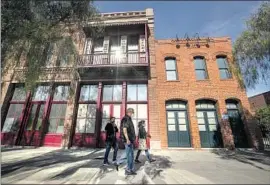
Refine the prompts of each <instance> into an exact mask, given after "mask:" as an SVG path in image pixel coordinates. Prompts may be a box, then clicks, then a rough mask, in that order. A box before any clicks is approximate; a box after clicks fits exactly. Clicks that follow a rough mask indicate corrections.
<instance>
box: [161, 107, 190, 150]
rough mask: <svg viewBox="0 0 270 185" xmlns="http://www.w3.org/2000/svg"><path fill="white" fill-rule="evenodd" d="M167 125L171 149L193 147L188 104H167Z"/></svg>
mask: <svg viewBox="0 0 270 185" xmlns="http://www.w3.org/2000/svg"><path fill="white" fill-rule="evenodd" d="M166 109H167V125H168V146H169V147H191V144H190V134H189V124H188V119H187V111H186V104H185V103H184V102H175V103H167V105H166Z"/></svg>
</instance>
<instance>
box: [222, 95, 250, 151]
mask: <svg viewBox="0 0 270 185" xmlns="http://www.w3.org/2000/svg"><path fill="white" fill-rule="evenodd" d="M226 108H227V113H228V116H229V122H230V125H231V129H232V134H233V139H234V144H235V147H237V148H239V147H240V148H246V147H248V140H247V137H246V133H245V129H244V124H243V121H242V119H241V115H240V111H239V110H240V109H239V108H240V105H239V102H238V101H236V100H234V99H227V100H226Z"/></svg>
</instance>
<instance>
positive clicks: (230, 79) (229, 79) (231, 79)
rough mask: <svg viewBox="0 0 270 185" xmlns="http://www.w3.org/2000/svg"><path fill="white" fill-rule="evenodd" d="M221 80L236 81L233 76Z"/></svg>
mask: <svg viewBox="0 0 270 185" xmlns="http://www.w3.org/2000/svg"><path fill="white" fill-rule="evenodd" d="M220 81H234V79H233V78H227V79H220Z"/></svg>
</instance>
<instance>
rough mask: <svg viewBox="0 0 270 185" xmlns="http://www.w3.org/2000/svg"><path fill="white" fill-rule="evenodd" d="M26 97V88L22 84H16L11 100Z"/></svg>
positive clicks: (22, 99) (19, 99)
mask: <svg viewBox="0 0 270 185" xmlns="http://www.w3.org/2000/svg"><path fill="white" fill-rule="evenodd" d="M25 99H26V90H25V88H24V87H23V86H16V87H15V90H14V94H13V96H12V100H13V101H24V100H25Z"/></svg>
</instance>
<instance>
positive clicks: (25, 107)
mask: <svg viewBox="0 0 270 185" xmlns="http://www.w3.org/2000/svg"><path fill="white" fill-rule="evenodd" d="M11 85H12V87H11V88H12V91H11V92H12V95H10V97H9V98H10V100H9V103H8V106H7V107H6V109H7V111H6V115H5V116H4V117H3V118H2V121H3V123H4V124H2V133H1V140H2V145H14V144H15V145H31V146H61V145H63V144H65V145H68V146H78V147H104V145H105V131H104V129H105V126H106V124H107V123H108V120H109V118H110V117H111V116H113V117H115V118H116V124H117V126H118V127H120V120H121V118H122V117H123V116H124V115H125V111H126V109H127V107H128V108H129V107H131V108H133V109H134V110H135V115H134V117H133V122H134V126H135V130H136V132H137V130H138V129H137V123H138V121H139V120H145V121H146V123H147V122H148V93H147V81H146V82H139V83H138V82H137V83H133V82H126V81H121V82H118V83H115V82H114V83H109V82H92V83H78V87H77V89H78V90H77V91H76V92H75V93H73V94H71V91H70V84H69V83H66V84H59V83H55V84H53V85H48V84H40V85H39V86H37V88H36V89H35V91H34V92H32V93H30V92H26V91H25V89H24V86H23V84H11ZM71 100H75V103H73V104H71V103H70V101H71ZM68 107H69V109H68ZM69 115H71V117H72V119H71V121H70V120H69ZM68 121H70V123H71V126H70V130H69V131H68V132H70V133H69V135H70V139H69V140H68V143H64V142H66V141H64V140H65V139H66V138H65V134H64V133H65V132H67V131H66V130H65V129H66V128H65V127H66V125H67V124H66V123H67V122H68ZM147 127H148V125H147ZM118 136H119V134H118Z"/></svg>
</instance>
